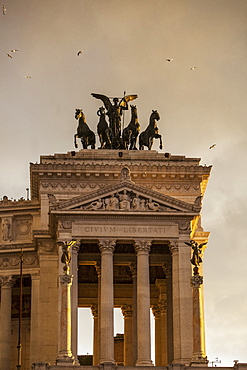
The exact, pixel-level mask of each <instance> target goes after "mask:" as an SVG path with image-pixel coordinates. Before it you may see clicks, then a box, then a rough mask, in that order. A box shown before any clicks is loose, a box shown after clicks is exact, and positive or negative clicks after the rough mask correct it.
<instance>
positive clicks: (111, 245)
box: [99, 239, 116, 253]
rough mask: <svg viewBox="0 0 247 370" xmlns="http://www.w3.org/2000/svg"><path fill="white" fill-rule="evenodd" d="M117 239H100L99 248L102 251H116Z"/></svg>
mask: <svg viewBox="0 0 247 370" xmlns="http://www.w3.org/2000/svg"><path fill="white" fill-rule="evenodd" d="M115 244H116V240H113V239H100V240H99V249H100V252H101V253H103V252H111V253H112V252H114V249H115Z"/></svg>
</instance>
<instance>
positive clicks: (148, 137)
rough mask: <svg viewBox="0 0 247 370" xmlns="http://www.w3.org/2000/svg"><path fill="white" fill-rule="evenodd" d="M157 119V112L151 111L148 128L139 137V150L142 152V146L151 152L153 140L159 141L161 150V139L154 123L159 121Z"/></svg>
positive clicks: (158, 117) (158, 116)
mask: <svg viewBox="0 0 247 370" xmlns="http://www.w3.org/2000/svg"><path fill="white" fill-rule="evenodd" d="M159 119H160V115H159V113H158V112H157V110H153V111H152V113H151V115H150V118H149V125H148V127H147V128H146V130H145V131H143V132H142V133H141V134H140V136H139V149H140V150H143V149H144V146H147V147H148V150H151V148H152V145H153V141H154V139H160V149H162V137H161V135H160V134H159V129H158V127H157V124H156V121H159Z"/></svg>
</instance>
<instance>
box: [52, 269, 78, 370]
mask: <svg viewBox="0 0 247 370" xmlns="http://www.w3.org/2000/svg"><path fill="white" fill-rule="evenodd" d="M72 278H73V276H72V275H67V274H65V275H60V276H59V279H60V286H61V314H60V333H59V339H60V342H59V343H60V348H59V354H58V356H57V360H56V364H57V365H58V366H73V365H74V362H75V361H74V356H73V355H72V352H71V302H70V288H71V284H72Z"/></svg>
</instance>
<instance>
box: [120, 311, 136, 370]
mask: <svg viewBox="0 0 247 370" xmlns="http://www.w3.org/2000/svg"><path fill="white" fill-rule="evenodd" d="M121 309H122V313H123V316H124V366H134V363H133V345H132V340H133V336H132V329H133V326H132V314H133V311H132V306H127V305H126V306H122V307H121Z"/></svg>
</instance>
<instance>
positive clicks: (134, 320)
mask: <svg viewBox="0 0 247 370" xmlns="http://www.w3.org/2000/svg"><path fill="white" fill-rule="evenodd" d="M130 269H131V272H132V278H133V304H132V309H133V316H132V355H133V365H135V363H136V361H137V267H136V264H131V266H130Z"/></svg>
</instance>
